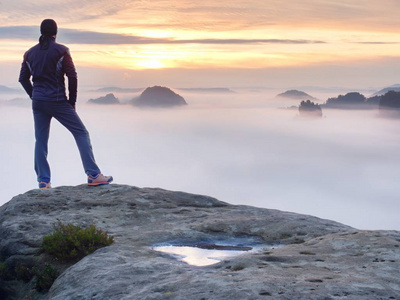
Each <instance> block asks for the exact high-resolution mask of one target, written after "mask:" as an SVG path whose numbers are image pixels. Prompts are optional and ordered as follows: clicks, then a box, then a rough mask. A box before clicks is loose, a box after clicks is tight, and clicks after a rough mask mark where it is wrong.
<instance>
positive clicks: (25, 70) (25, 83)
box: [18, 53, 33, 98]
mask: <svg viewBox="0 0 400 300" xmlns="http://www.w3.org/2000/svg"><path fill="white" fill-rule="evenodd" d="M31 75H32V74H31V70H30V68H29V62H28V61H27V60H26V53H25V54H24V60H23V62H22V65H21V71H20V72H19V80H18V81H19V82H20V83H21V85H22V87H23V88H24V90H25V91H26V93H27V94H28V96H29V98H32V91H33V88H32V82H31Z"/></svg>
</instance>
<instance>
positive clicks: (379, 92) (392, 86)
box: [372, 84, 400, 96]
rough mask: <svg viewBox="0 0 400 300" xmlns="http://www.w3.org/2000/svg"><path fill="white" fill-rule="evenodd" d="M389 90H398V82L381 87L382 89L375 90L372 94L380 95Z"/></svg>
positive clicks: (399, 89)
mask: <svg viewBox="0 0 400 300" xmlns="http://www.w3.org/2000/svg"><path fill="white" fill-rule="evenodd" d="M389 91H395V92H400V84H394V85H391V86H389V87H386V88H383V89H381V90H379V91H377V92H376V93H374V94H373V95H372V96H382V95H384V94H386V93H387V92H389Z"/></svg>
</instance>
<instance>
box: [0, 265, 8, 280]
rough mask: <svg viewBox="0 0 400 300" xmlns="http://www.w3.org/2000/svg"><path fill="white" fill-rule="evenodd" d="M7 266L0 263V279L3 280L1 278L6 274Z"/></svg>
mask: <svg viewBox="0 0 400 300" xmlns="http://www.w3.org/2000/svg"><path fill="white" fill-rule="evenodd" d="M6 270H7V266H6V264H4V263H2V262H1V261H0V279H3V276H4V275H5V274H6Z"/></svg>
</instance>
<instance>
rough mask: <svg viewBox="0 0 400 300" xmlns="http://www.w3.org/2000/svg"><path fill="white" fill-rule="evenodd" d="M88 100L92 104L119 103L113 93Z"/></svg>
mask: <svg viewBox="0 0 400 300" xmlns="http://www.w3.org/2000/svg"><path fill="white" fill-rule="evenodd" d="M88 102H89V103H93V104H120V102H119V100H118V98H116V97H115V96H114V94H113V93H110V94H107V95H105V96H104V97H99V98H96V99H89V100H88Z"/></svg>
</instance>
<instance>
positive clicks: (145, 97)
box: [132, 86, 187, 107]
mask: <svg viewBox="0 0 400 300" xmlns="http://www.w3.org/2000/svg"><path fill="white" fill-rule="evenodd" d="M132 104H133V105H135V106H141V107H174V106H182V105H187V103H186V101H185V99H184V98H183V97H182V96H180V95H178V94H176V93H175V92H174V91H172V90H171V89H169V88H167V87H163V86H153V87H148V88H147V89H145V90H144V91H143V93H142V94H141V95H140V96H139V97H138V98H135V99H133V100H132Z"/></svg>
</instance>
